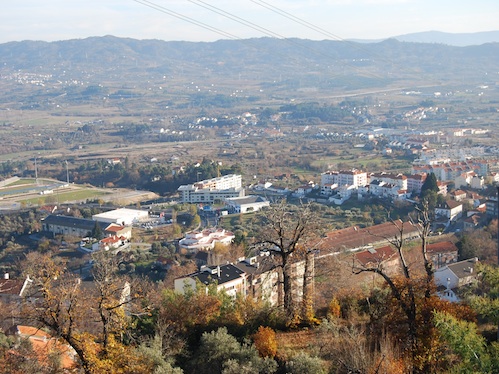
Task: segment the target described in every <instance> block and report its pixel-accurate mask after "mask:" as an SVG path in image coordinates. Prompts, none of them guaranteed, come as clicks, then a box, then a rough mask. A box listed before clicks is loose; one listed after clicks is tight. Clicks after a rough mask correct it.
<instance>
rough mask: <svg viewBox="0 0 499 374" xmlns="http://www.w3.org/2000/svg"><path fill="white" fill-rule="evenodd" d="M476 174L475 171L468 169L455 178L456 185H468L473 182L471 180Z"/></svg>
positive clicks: (457, 186) (459, 186)
mask: <svg viewBox="0 0 499 374" xmlns="http://www.w3.org/2000/svg"><path fill="white" fill-rule="evenodd" d="M474 176H476V173H475V172H474V171H467V172H464V173H461V174H459V175H458V176H457V177H456V179H454V185H455V187H456V188H461V187H468V186H469V185H470V184H471V180H472V178H473V177H474Z"/></svg>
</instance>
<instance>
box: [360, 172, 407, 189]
mask: <svg viewBox="0 0 499 374" xmlns="http://www.w3.org/2000/svg"><path fill="white" fill-rule="evenodd" d="M369 180H371V181H372V180H380V181H383V182H385V183H388V184H392V185H396V186H398V189H399V190H407V189H408V184H407V177H406V176H405V175H403V174H391V173H385V172H383V173H372V174H370V175H369Z"/></svg>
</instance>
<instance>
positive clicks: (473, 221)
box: [463, 213, 483, 231]
mask: <svg viewBox="0 0 499 374" xmlns="http://www.w3.org/2000/svg"><path fill="white" fill-rule="evenodd" d="M482 218H483V216H482V215H481V214H478V213H476V214H473V215H471V216H469V217H468V218H466V219H464V220H463V230H465V231H467V230H474V229H476V228H477V227H479V226H480V223H481V222H482Z"/></svg>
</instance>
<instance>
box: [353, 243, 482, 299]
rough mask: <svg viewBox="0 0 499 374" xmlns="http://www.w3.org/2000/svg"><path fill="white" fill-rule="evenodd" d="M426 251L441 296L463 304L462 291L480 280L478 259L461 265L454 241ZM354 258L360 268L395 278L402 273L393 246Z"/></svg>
mask: <svg viewBox="0 0 499 374" xmlns="http://www.w3.org/2000/svg"><path fill="white" fill-rule="evenodd" d="M426 251H427V256H428V259H429V261H431V263H432V266H433V269H434V278H435V284H436V286H437V290H438V295H439V296H440V297H441V298H442V299H445V300H448V301H451V302H458V301H460V299H459V297H458V293H459V288H461V287H464V286H467V285H470V284H472V283H473V282H475V281H476V279H477V271H476V265H477V264H478V258H476V257H474V258H471V259H467V260H463V261H458V249H457V247H456V245H455V244H454V243H452V242H450V241H444V242H439V243H431V244H428V245H427V248H426ZM354 258H355V262H354V266H357V267H359V268H370V267H382V268H383V271H385V273H387V274H392V275H393V274H396V273H397V272H398V271H400V258H399V256H398V255H397V253H396V251H395V249H393V248H392V247H391V246H383V247H379V248H376V249H374V248H369V249H367V250H364V251H361V252H357V253H355V255H354Z"/></svg>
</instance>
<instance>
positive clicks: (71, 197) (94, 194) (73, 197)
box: [19, 190, 107, 205]
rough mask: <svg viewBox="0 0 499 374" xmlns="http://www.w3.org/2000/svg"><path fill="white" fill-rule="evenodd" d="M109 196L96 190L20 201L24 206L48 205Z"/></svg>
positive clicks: (42, 196)
mask: <svg viewBox="0 0 499 374" xmlns="http://www.w3.org/2000/svg"><path fill="white" fill-rule="evenodd" d="M103 195H107V193H106V192H102V191H96V190H77V191H69V192H63V193H54V194H50V195H40V196H39V197H34V198H31V199H25V200H19V202H20V203H24V204H28V205H29V204H48V203H51V204H52V203H65V202H69V201H77V200H87V199H96V198H98V197H99V196H103Z"/></svg>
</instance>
